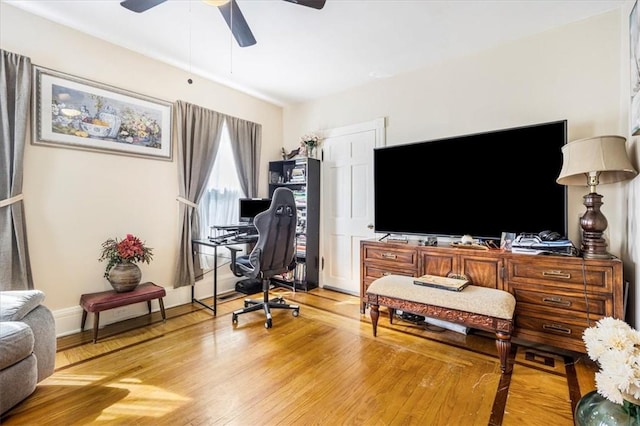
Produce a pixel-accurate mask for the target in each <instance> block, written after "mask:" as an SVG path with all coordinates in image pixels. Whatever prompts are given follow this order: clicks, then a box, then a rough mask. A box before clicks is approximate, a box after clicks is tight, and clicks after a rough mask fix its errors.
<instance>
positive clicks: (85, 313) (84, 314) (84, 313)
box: [80, 310, 87, 331]
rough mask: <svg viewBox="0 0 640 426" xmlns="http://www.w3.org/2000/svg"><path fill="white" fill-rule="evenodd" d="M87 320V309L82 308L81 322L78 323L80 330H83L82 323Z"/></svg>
mask: <svg viewBox="0 0 640 426" xmlns="http://www.w3.org/2000/svg"><path fill="white" fill-rule="evenodd" d="M86 322H87V311H85V310H82V323H81V324H80V331H84V324H85V323H86Z"/></svg>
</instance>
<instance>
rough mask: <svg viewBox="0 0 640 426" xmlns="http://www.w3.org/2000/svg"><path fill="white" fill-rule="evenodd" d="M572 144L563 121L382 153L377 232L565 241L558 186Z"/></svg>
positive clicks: (377, 169)
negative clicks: (552, 234)
mask: <svg viewBox="0 0 640 426" xmlns="http://www.w3.org/2000/svg"><path fill="white" fill-rule="evenodd" d="M566 142H567V121H566V120H561V121H555V122H549V123H541V124H535V125H529V126H523V127H516V128H509V129H503V130H497V131H492V132H486V133H478V134H471V135H464V136H456V137H450V138H446V139H438V140H433V141H424V142H417V143H411V144H404V145H394V146H386V147H382V148H376V149H375V150H374V197H375V198H374V205H375V208H374V214H375V220H374V227H375V231H376V232H378V233H393V234H417V235H431V236H451V237H459V236H462V235H471V236H472V237H474V238H481V239H500V236H501V234H502V232H515V233H518V234H519V233H539V232H541V231H543V230H552V231H556V232H559V233H560V234H562V235H567V191H566V188H565V186H563V185H560V184H558V183H556V178H557V177H558V174H559V173H560V169H561V168H562V151H561V148H562V146H563V145H564V144H565V143H566Z"/></svg>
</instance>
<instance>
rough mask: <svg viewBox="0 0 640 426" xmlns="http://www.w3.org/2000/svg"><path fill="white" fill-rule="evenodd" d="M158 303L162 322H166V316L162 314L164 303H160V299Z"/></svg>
mask: <svg viewBox="0 0 640 426" xmlns="http://www.w3.org/2000/svg"><path fill="white" fill-rule="evenodd" d="M158 303H160V312H161V313H162V321H164V322H166V321H167V316H166V315H165V313H164V302H163V301H162V297H161V298H159V299H158Z"/></svg>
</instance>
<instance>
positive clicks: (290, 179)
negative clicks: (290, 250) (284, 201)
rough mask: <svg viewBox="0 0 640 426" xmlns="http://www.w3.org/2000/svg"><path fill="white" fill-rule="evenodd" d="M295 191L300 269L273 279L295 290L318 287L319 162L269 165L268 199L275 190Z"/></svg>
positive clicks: (297, 254)
mask: <svg viewBox="0 0 640 426" xmlns="http://www.w3.org/2000/svg"><path fill="white" fill-rule="evenodd" d="M280 187H287V188H289V189H291V190H292V191H293V194H294V197H295V199H296V207H297V213H298V227H297V230H296V261H297V267H296V269H295V270H294V271H292V273H291V274H288V275H287V276H283V277H278V278H274V279H272V280H271V281H272V282H273V283H274V284H276V285H282V286H284V287H289V288H291V289H293V290H297V289H300V290H304V291H308V290H310V289H313V288H316V287H318V275H319V266H320V160H317V159H315V158H305V157H301V158H293V159H291V160H282V161H271V162H270V163H269V197H272V196H273V192H274V191H275V190H276V188H280Z"/></svg>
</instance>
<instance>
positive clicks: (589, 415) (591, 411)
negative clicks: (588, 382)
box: [573, 390, 640, 426]
mask: <svg viewBox="0 0 640 426" xmlns="http://www.w3.org/2000/svg"><path fill="white" fill-rule="evenodd" d="M639 409H640V407H639V406H638V405H636V404H633V403H631V402H629V401H625V402H624V404H623V405H620V404H616V403H615V402H611V401H609V400H608V399H607V398H605V397H604V396H602V395H600V394H599V393H598V391H597V390H593V391H591V392H589V393H588V394H586V395H584V396H583V397H582V398H580V401H578V404H577V405H576V411H575V413H574V417H573V418H574V423H575V425H576V426H614V425H616V426H617V425H624V426H627V425H628V426H631V425H635V426H640V417H638V412H639Z"/></svg>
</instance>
